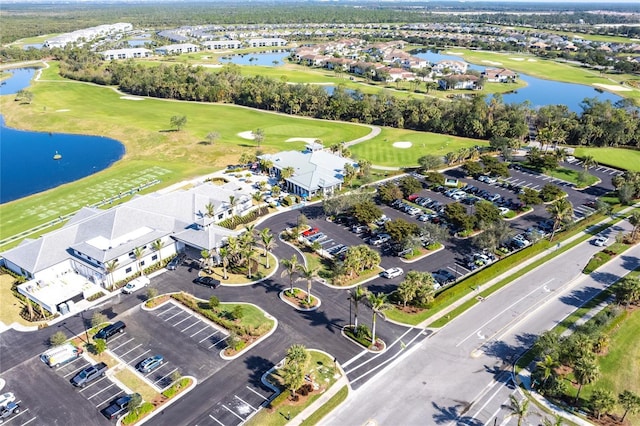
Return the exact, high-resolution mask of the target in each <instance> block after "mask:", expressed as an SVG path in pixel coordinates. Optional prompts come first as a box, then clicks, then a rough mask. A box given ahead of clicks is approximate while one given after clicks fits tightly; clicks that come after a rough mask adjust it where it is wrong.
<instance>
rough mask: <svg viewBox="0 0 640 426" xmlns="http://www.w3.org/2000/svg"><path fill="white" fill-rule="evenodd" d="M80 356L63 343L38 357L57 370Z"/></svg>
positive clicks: (74, 348)
mask: <svg viewBox="0 0 640 426" xmlns="http://www.w3.org/2000/svg"><path fill="white" fill-rule="evenodd" d="M81 354H82V350H81V349H79V348H77V347H76V346H74V345H72V344H71V343H65V344H64V345H61V346H55V347H53V348H51V349H48V350H46V351H45V352H43V353H42V355H40V360H41V361H42V362H44V363H45V364H47V365H48V366H49V367H51V368H53V367H56V368H57V367H60V366H61V365H64V364H66V363H68V362H71V361H73V360H76V359H78V357H79V356H80V355H81ZM0 399H1V398H0ZM1 405H2V403H1V402H0V406H1Z"/></svg>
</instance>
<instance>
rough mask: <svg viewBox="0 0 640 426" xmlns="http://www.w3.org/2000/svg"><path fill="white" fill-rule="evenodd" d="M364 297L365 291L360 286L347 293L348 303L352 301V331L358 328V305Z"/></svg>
mask: <svg viewBox="0 0 640 426" xmlns="http://www.w3.org/2000/svg"><path fill="white" fill-rule="evenodd" d="M365 297H367V290H364V289H363V288H362V287H361V286H360V285H357V286H355V287H354V288H353V289H351V291H350V292H349V300H350V301H349V303H351V301H353V312H354V320H353V327H354V329H356V328H358V303H360V301H361V300H362V299H364V298H365Z"/></svg>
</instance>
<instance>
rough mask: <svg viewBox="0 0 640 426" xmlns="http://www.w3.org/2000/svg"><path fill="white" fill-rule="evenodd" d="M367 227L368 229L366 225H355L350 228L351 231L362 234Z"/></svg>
mask: <svg viewBox="0 0 640 426" xmlns="http://www.w3.org/2000/svg"><path fill="white" fill-rule="evenodd" d="M367 229H369V227H368V226H365V225H355V226H354V227H352V228H351V231H352V232H355V233H356V234H362V233H363V232H365V231H366V230H367Z"/></svg>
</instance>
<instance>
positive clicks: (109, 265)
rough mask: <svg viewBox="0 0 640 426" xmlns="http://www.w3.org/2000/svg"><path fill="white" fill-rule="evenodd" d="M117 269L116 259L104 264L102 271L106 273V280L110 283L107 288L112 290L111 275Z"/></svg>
mask: <svg viewBox="0 0 640 426" xmlns="http://www.w3.org/2000/svg"><path fill="white" fill-rule="evenodd" d="M116 269H118V259H113V260H112V261H110V262H107V263H105V265H104V270H105V271H106V273H107V280H108V281H111V284H110V285H109V288H113V284H114V282H113V273H114V272H115V271H116Z"/></svg>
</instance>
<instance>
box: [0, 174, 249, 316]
mask: <svg viewBox="0 0 640 426" xmlns="http://www.w3.org/2000/svg"><path fill="white" fill-rule="evenodd" d="M252 206H253V204H252V199H251V196H250V195H249V194H248V193H246V192H244V191H242V190H241V189H240V187H238V186H236V185H235V184H233V183H226V184H224V185H215V184H212V183H203V184H200V185H197V186H195V187H192V188H190V189H187V190H178V191H173V192H169V193H160V192H156V193H152V194H148V195H143V196H136V197H134V198H133V199H132V200H130V201H128V202H126V203H123V204H122V205H120V206H117V207H114V208H111V209H109V210H100V209H97V208H91V207H85V208H83V209H81V210H79V211H78V212H77V213H76V214H75V215H74V216H73V217H72V218H71V219H70V220H69V221H68V222H67V223H66V224H65V225H64V226H63V227H62V228H60V229H57V230H55V231H52V232H49V233H47V234H45V235H42V236H41V237H40V238H38V239H25V240H24V241H23V242H22V243H21V244H20V245H18V246H17V247H15V248H12V249H10V250H8V251H6V252H4V253H2V257H3V259H2V262H3V264H4V266H5V267H6V268H8V269H9V270H11V271H13V272H15V273H16V274H19V275H21V276H23V277H25V278H26V279H27V280H28V281H27V282H26V283H24V284H20V285H19V286H18V291H19V292H20V293H21V294H23V295H24V296H26V297H27V298H29V299H31V300H32V301H34V302H35V303H38V304H40V305H42V306H43V307H44V308H45V309H47V310H48V311H50V312H52V313H56V312H60V313H66V312H73V311H74V309H81V308H80V307H79V306H78V307H76V306H75V305H76V303H80V304H82V302H83V301H85V299H87V298H91V297H92V296H94V297H95V296H96V295H98V294H99V293H101V292H102V293H105V291H104V290H109V289H111V288H112V287H113V285H114V284H115V283H117V282H119V281H122V280H126V279H129V278H130V277H132V276H135V275H137V274H138V273H139V272H140V271H142V270H144V269H145V268H147V267H149V266H150V265H153V264H154V263H157V262H160V261H162V260H163V259H164V260H166V259H167V258H168V257H171V256H173V255H175V254H176V253H178V252H187V253H190V254H191V255H192V257H195V258H199V257H200V255H199V253H200V252H201V251H202V250H215V249H218V248H220V247H221V246H222V245H224V244H225V243H226V240H227V239H228V238H229V237H230V236H236V235H238V232H236V231H232V230H229V229H227V228H224V227H221V226H219V225H217V223H219V222H220V221H222V220H225V219H227V218H230V217H232V216H235V215H239V216H242V215H244V214H246V213H248V212H249V211H250V210H251V209H252ZM85 303H86V302H85Z"/></svg>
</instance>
